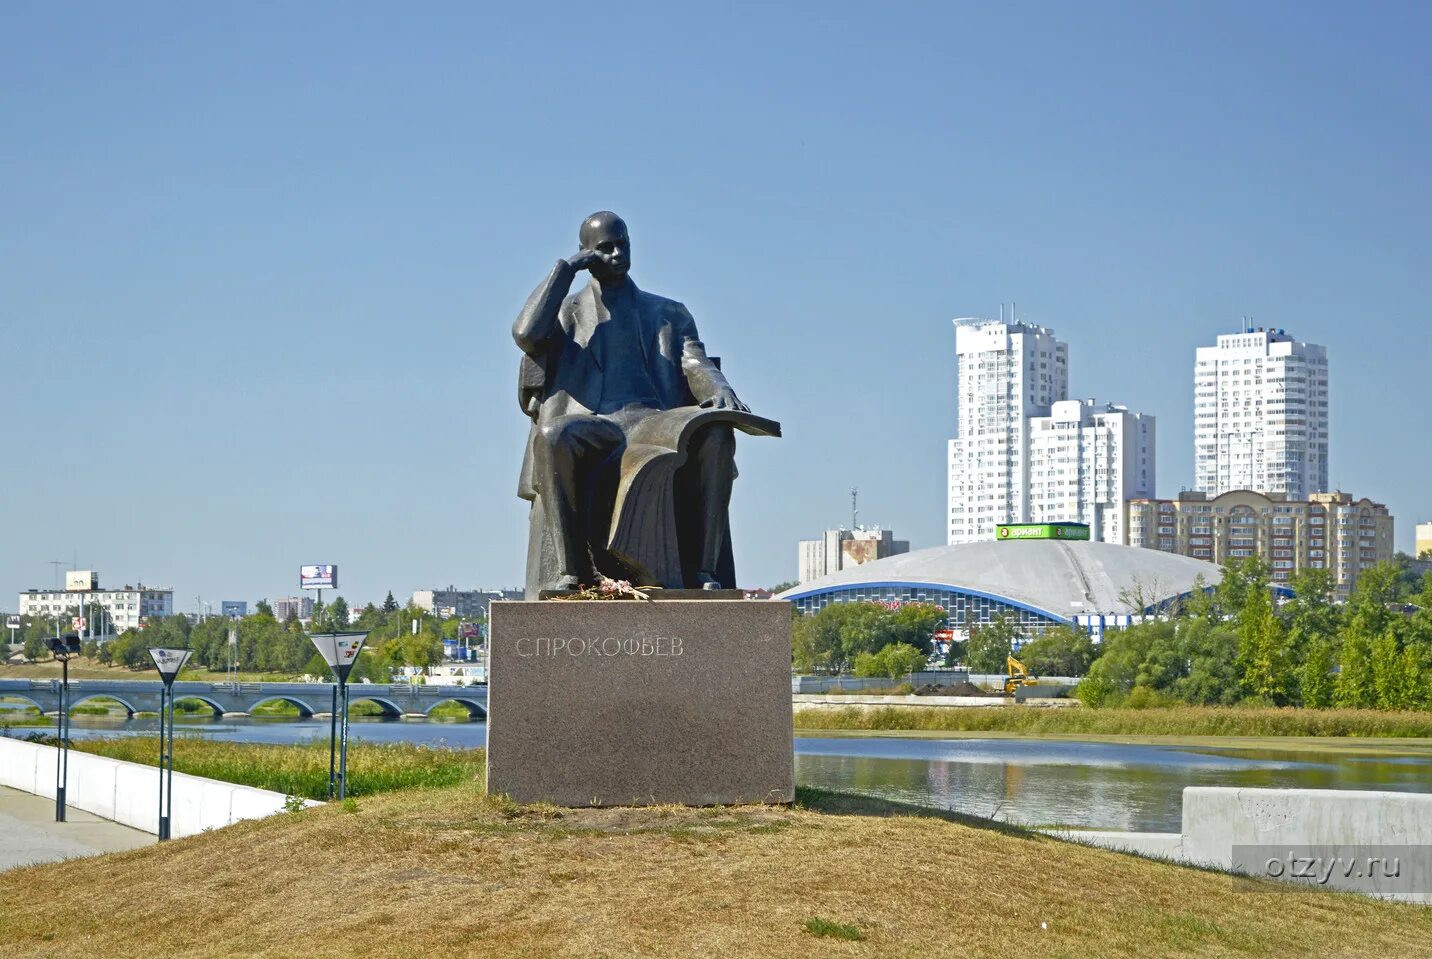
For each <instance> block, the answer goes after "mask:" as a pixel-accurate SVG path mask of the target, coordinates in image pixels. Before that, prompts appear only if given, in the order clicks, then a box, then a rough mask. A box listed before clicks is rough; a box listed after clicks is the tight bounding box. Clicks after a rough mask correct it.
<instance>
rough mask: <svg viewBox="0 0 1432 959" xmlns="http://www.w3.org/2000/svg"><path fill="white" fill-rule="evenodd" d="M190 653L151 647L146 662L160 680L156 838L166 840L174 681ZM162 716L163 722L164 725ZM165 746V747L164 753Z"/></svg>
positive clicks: (170, 801)
mask: <svg viewBox="0 0 1432 959" xmlns="http://www.w3.org/2000/svg"><path fill="white" fill-rule="evenodd" d="M191 653H192V650H188V649H165V648H163V647H155V646H151V647H150V648H149V658H150V659H152V660H154V668H155V669H157V670H159V678H160V679H162V680H164V688H163V689H162V690H160V692H159V838H160V839H161V840H164V839H168V838H169V819H170V815H171V814H172V813H173V812H174V677H176V676H178V675H179V670H181V669H183V668H184V664H185V663H186V662H188V661H189V656H190V654H191ZM166 716H167V717H168V718H167V721H166ZM166 745H167V746H168V748H167V750H166V748H165V747H166ZM166 767H167V768H168V770H169V784H168V789H167V791H166V789H165V783H164V770H165V768H166Z"/></svg>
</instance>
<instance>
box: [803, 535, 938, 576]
mask: <svg viewBox="0 0 1432 959" xmlns="http://www.w3.org/2000/svg"><path fill="white" fill-rule="evenodd" d="M908 552H910V541H909V540H903V539H896V538H895V534H894V533H893V532H891V531H890V530H888V529H881V528H880V527H879V526H872V527H864V526H857V527H856V528H855V529H844V528H841V529H828V530H826V531H825V535H823V536H822V537H821V538H820V539H805V540H801V543H800V555H799V560H798V563H799V565H798V572H797V581H798V582H802V583H808V582H810V581H811V580H813V579H819V578H820V577H822V576H828V575H830V574H831V573H838V572H840V571H841V570H842V569H849V568H851V567H852V566H859V565H861V564H862V563H869V562H872V561H874V560H877V559H884V558H885V557H887V556H898V555H900V554H901V553H908Z"/></svg>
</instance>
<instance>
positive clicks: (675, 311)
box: [512, 260, 729, 500]
mask: <svg viewBox="0 0 1432 959" xmlns="http://www.w3.org/2000/svg"><path fill="white" fill-rule="evenodd" d="M575 278H576V270H575V269H573V268H572V267H571V266H570V265H568V264H567V262H566V261H565V260H558V261H557V265H556V266H555V267H553V268H552V272H551V273H549V274H548V275H547V278H546V279H545V280H544V281H543V282H542V284H541V285H540V286H538V287H537V289H536V290H534V291H533V292H532V295H531V296H530V297H528V299H527V304H526V306H524V307H523V308H522V312H521V314H519V315H518V317H517V322H516V323H514V324H513V326H512V336H513V339H515V340H516V341H517V345H518V347H520V348H521V350H522V352H523V353H524V354H525V356H524V359H523V364H522V371H521V374H520V377H519V382H518V402H519V404H520V405H521V406H522V410H523V412H524V413H526V414H527V415H528V416H530V417H531V418H532V431H531V433H530V434H529V436H528V440H527V452H526V455H525V456H524V457H523V461H522V476H521V479H520V480H519V482H518V488H517V495H519V496H521V497H522V498H523V499H528V500H530V499H534V498H535V497H536V495H537V493H538V492H539V490H537V489H535V488H534V486H533V477H532V469H533V464H532V460H533V449H532V447H533V444H534V443H535V442H536V439H537V435H538V431H539V430H541V429H542V427H543V426H545V425H547V424H548V423H551V422H552V421H553V420H555V419H557V418H558V417H561V416H567V415H570V414H583V413H585V414H596V413H610V412H614V411H613V410H607V409H603V402H602V397H603V395H604V393H606V392H608V387H609V385H610V384H608V383H607V375H608V374H607V370H606V366H607V365H608V364H606V363H604V361H603V351H602V342H601V340H602V336H601V327H604V326H606V325H607V324H609V323H623V324H635V326H636V330H635V335H634V337H633V338H634V339H635V340H636V342H637V343H638V344H639V345H640V347H641V351H642V365H643V367H644V369H645V373H646V375H647V376H648V377H649V378H650V386H651V387H652V388H654V390H655V393H656V396H655V398H656V400H657V402H658V403H659V404H660V405H659V408H660V409H664V410H669V409H675V408H677V407H681V406H694V405H697V404H699V403H702V402H705V401H706V400H708V399H710V398H712V397H713V396H715V395H716V394H717V393H718V392H720V391H721V390H723V389H729V387H728V385H727V383H726V378H725V377H724V376H722V375H721V370H720V369H719V368H718V367H717V366H716V364H715V363H714V362H713V361H712V360H711V359H710V358H709V357H708V356H707V355H706V347H705V346H704V345H703V344H702V342H701V339H700V337H699V336H698V335H697V332H696V321H695V320H694V319H692V316H691V313H690V312H689V311H688V310H687V309H686V307H685V306H683V305H681V304H680V303H678V302H676V301H675V300H669V299H667V298H666V297H663V296H657V295H656V294H654V293H647V292H645V291H644V290H640V289H638V288H637V286H636V284H635V283H633V282H632V281H631V279H630V278H628V279H627V280H626V282H625V283H623V284H622V287H621V289H620V290H619V291H618V293H617V295H616V296H615V297H613V298H609V300H608V302H607V304H606V306H605V307H604V306H603V304H602V303H601V301H600V300H599V294H598V292H597V290H596V289H595V287H594V286H593V285H592V284H591V283H588V284H587V285H586V286H585V287H583V288H582V289H581V290H579V291H577V292H576V293H573V294H572V295H570V296H568V295H567V291H568V290H569V289H571V286H572V281H573V280H574V279H575ZM604 312H608V313H609V314H610V319H607V320H603V319H602V314H603V313H604ZM643 385H644V386H645V384H643ZM613 392H617V393H622V392H624V391H622V390H615V391H613Z"/></svg>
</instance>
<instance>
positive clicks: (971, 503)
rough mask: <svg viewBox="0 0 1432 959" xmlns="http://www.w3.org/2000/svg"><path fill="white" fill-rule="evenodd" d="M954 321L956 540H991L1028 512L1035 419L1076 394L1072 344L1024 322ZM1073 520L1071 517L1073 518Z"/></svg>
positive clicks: (952, 533)
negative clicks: (1001, 525)
mask: <svg viewBox="0 0 1432 959" xmlns="http://www.w3.org/2000/svg"><path fill="white" fill-rule="evenodd" d="M954 323H955V407H956V415H955V430H956V432H955V438H954V439H952V440H950V442H949V451H948V473H949V516H948V521H949V523H948V529H949V533H948V537H947V541H948V542H949V543H951V544H955V543H969V542H975V541H977V540H985V539H992V538H993V537H994V528H995V526H996V525H997V524H999V523H1009V522H1023V521H1024V520H1025V519H1026V517H1027V515H1028V509H1029V455H1028V454H1029V439H1028V431H1029V419H1030V417H1033V416H1045V415H1048V413H1049V411H1050V407H1052V406H1053V404H1054V403H1056V402H1057V401H1059V400H1063V399H1067V398H1068V396H1069V353H1068V346H1067V345H1065V344H1064V343H1061V342H1059V341H1058V340H1057V339H1055V338H1054V332H1053V331H1052V330H1048V329H1046V328H1044V327H1042V326H1033V325H1031V324H1028V323H1024V322H1021V321H1017V320H1010V321H1009V322H1005V321H1004V320H985V319H974V318H966V319H958V320H955V321H954ZM1071 518H1072V517H1071Z"/></svg>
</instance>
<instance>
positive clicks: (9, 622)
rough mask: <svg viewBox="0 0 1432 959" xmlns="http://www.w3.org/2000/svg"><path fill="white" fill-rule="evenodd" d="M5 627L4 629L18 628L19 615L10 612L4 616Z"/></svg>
mask: <svg viewBox="0 0 1432 959" xmlns="http://www.w3.org/2000/svg"><path fill="white" fill-rule="evenodd" d="M5 628H6V629H19V628H20V617H19V616H17V615H15V614H14V613H11V614H10V615H9V616H6V617H5Z"/></svg>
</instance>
